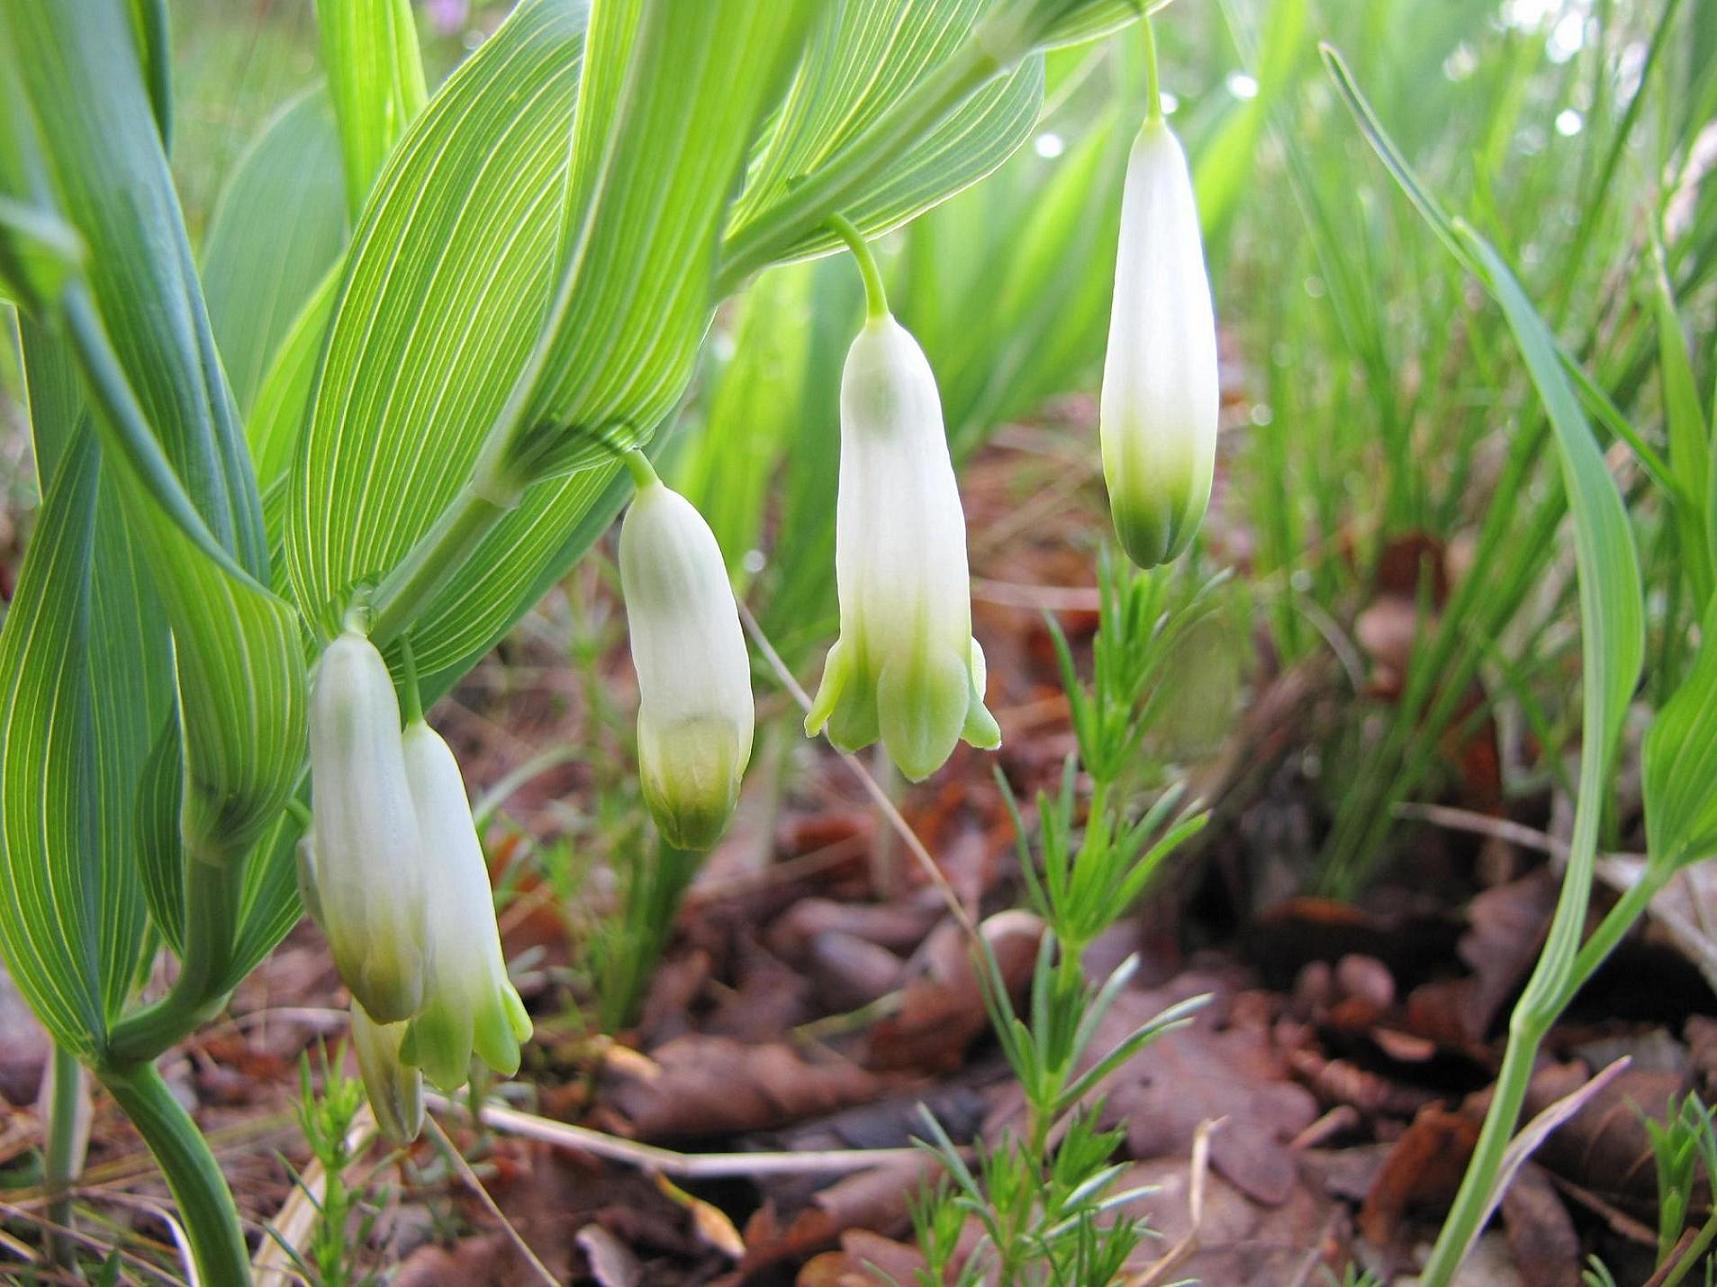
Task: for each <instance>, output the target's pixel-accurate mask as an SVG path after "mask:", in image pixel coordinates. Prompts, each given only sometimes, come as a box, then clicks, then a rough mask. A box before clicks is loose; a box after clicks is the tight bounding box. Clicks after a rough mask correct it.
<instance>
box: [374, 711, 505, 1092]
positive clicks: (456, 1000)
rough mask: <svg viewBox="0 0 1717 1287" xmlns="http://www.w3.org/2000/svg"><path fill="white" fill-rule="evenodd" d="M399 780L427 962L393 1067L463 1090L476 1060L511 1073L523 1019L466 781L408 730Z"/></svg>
mask: <svg viewBox="0 0 1717 1287" xmlns="http://www.w3.org/2000/svg"><path fill="white" fill-rule="evenodd" d="M405 775H406V781H407V782H409V783H410V785H411V797H412V801H413V804H414V805H415V807H416V812H417V833H418V837H419V839H420V840H421V842H422V845H423V849H422V863H423V875H424V899H425V902H426V904H427V907H426V920H427V923H428V929H429V940H430V942H431V944H433V948H434V950H433V952H432V953H431V956H430V964H429V984H428V987H427V988H426V989H425V992H424V1004H423V1011H422V1013H420V1014H419V1015H418V1016H417V1017H416V1018H415V1019H413V1020H412V1021H411V1022H410V1023H409V1024H408V1025H407V1030H406V1036H405V1041H404V1043H403V1044H402V1046H401V1048H400V1057H401V1058H402V1059H404V1060H405V1061H406V1062H407V1063H410V1064H416V1065H417V1066H418V1067H420V1068H421V1069H423V1073H424V1075H425V1076H426V1077H428V1078H429V1080H430V1081H432V1082H434V1083H435V1085H436V1086H438V1087H440V1088H441V1089H442V1090H445V1091H454V1090H457V1089H459V1087H461V1086H463V1085H464V1084H465V1079H466V1077H467V1076H468V1075H469V1073H470V1070H471V1052H472V1051H473V1050H475V1051H476V1052H477V1054H478V1055H479V1056H480V1057H481V1058H482V1060H483V1062H484V1063H486V1064H488V1065H489V1066H490V1067H491V1068H493V1069H495V1071H496V1072H500V1073H504V1074H506V1075H508V1076H511V1075H512V1074H513V1073H515V1072H517V1071H518V1070H519V1043H520V1042H521V1041H524V1040H526V1039H527V1038H528V1037H529V1036H530V1035H531V1020H530V1016H529V1015H527V1014H526V1013H525V1007H524V1003H523V1002H521V1001H520V1000H519V994H518V993H517V992H516V991H515V990H514V989H513V985H512V983H511V982H509V981H508V979H507V964H506V961H505V960H504V959H503V958H502V956H501V935H500V933H499V931H498V930H497V929H496V926H495V900H494V894H493V892H492V891H491V890H490V888H489V868H488V864H487V863H485V862H484V861H483V846H482V843H481V842H480V841H479V840H478V839H477V828H476V826H475V824H473V822H472V820H471V806H470V804H469V802H468V801H467V799H466V796H465V779H464V778H463V777H462V776H460V773H459V763H458V761H457V760H455V759H454V758H453V752H452V751H451V750H450V749H448V746H447V743H446V742H444V741H442V740H441V738H440V736H439V735H438V734H437V733H436V732H435V730H433V729H432V728H430V727H429V725H427V724H425V723H424V722H423V721H422V720H416V721H414V722H413V723H412V724H410V725H409V726H408V727H407V728H406V730H405Z"/></svg>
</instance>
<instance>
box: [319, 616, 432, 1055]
mask: <svg viewBox="0 0 1717 1287" xmlns="http://www.w3.org/2000/svg"><path fill="white" fill-rule="evenodd" d="M310 793H311V810H312V821H311V831H310V837H309V843H308V844H307V845H304V846H302V847H301V848H300V851H299V854H300V862H301V864H302V866H301V871H300V880H301V882H302V883H303V886H304V887H305V888H306V889H307V890H309V891H310V893H309V896H308V897H307V899H306V902H307V904H308V905H309V906H310V909H311V911H312V913H313V914H314V916H315V919H316V920H317V922H318V923H319V924H320V925H321V927H322V932H323V933H324V934H325V935H326V936H327V939H328V946H329V947H330V948H331V949H332V950H333V953H334V965H335V968H336V969H338V970H339V972H340V977H341V978H342V979H343V980H344V981H345V983H346V986H347V987H349V988H350V989H351V990H352V995H353V996H354V997H356V998H357V1000H358V1001H359V1003H360V1004H362V1005H363V1007H364V1009H365V1010H367V1011H368V1012H369V1014H370V1016H371V1018H373V1019H374V1020H375V1021H376V1022H378V1023H396V1022H398V1021H399V1020H401V1019H409V1018H410V1017H411V1016H412V1015H414V1014H416V1013H417V1011H418V1010H419V1009H420V1008H421V1007H422V1005H423V995H424V981H425V976H426V974H427V971H428V964H429V962H428V959H427V956H428V954H427V952H426V950H425V944H426V940H425V937H424V903H423V875H422V872H421V870H420V865H419V861H418V851H419V844H418V834H417V813H416V810H415V808H414V806H413V804H412V797H411V790H410V787H409V786H408V785H407V783H406V774H405V752H404V747H403V744H402V742H401V740H400V726H399V700H398V698H397V697H396V696H395V695H394V687H393V680H392V679H391V678H390V677H389V675H388V668H387V663H386V662H384V661H383V660H382V655H381V653H380V652H378V651H377V650H376V647H375V645H374V644H372V643H371V642H370V641H369V640H368V639H366V638H365V637H364V636H363V635H361V634H359V633H358V632H356V631H355V630H347V631H346V632H345V633H344V634H342V635H341V636H340V637H339V638H338V639H336V640H334V642H333V643H331V644H329V645H328V647H327V649H326V650H325V651H324V652H323V653H322V660H321V662H320V663H319V664H318V666H317V668H316V677H315V681H314V687H313V692H312V696H311V706H310Z"/></svg>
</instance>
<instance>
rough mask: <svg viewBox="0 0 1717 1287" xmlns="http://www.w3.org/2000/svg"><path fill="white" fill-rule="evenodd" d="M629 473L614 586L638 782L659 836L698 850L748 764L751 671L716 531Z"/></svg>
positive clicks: (728, 809) (651, 480)
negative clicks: (628, 673) (622, 602)
mask: <svg viewBox="0 0 1717 1287" xmlns="http://www.w3.org/2000/svg"><path fill="white" fill-rule="evenodd" d="M634 470H635V472H636V473H637V474H638V478H639V487H638V495H637V497H636V499H634V500H633V502H632V507H631V508H630V509H629V510H627V511H626V520H625V522H624V523H622V524H621V526H620V585H621V588H622V590H623V591H624V593H625V596H626V620H627V627H628V630H629V632H630V634H631V637H632V664H633V666H634V667H636V669H637V672H638V769H639V777H640V779H641V781H642V786H643V789H644V801H645V803H646V804H648V805H649V807H650V814H651V816H652V817H654V818H655V820H656V826H657V828H658V829H659V830H660V831H661V833H662V836H663V838H664V839H666V840H667V841H668V843H669V844H671V845H675V846H677V847H679V848H681V849H707V848H708V847H709V846H710V845H712V844H714V843H715V842H716V840H717V839H718V838H719V837H720V836H721V833H722V831H723V830H724V829H725V828H726V826H727V820H728V818H729V817H730V816H732V814H733V808H734V805H735V804H736V803H737V802H738V800H739V786H740V781H741V779H742V778H743V777H744V775H745V766H746V764H747V763H748V762H749V761H750V759H751V735H752V726H753V722H754V720H755V718H756V713H755V710H754V707H753V704H752V698H751V663H750V661H749V659H748V658H747V656H746V652H745V635H744V633H743V632H742V631H741V629H740V625H739V611H738V609H737V608H736V607H735V605H734V599H733V588H732V586H731V585H730V584H729V582H728V579H727V569H726V567H725V566H724V564H723V562H722V557H721V547H720V546H719V545H717V544H716V539H715V533H713V532H711V531H710V529H709V524H708V523H706V522H704V519H703V515H701V514H699V513H698V511H697V507H696V506H694V505H693V504H692V503H691V502H690V501H688V500H687V499H686V498H685V497H683V496H681V495H680V494H679V493H677V492H674V491H671V490H669V489H668V488H667V487H666V486H664V485H663V484H662V482H661V481H660V480H659V479H657V478H656V477H655V475H654V474H653V473H651V472H650V471H649V469H648V466H647V465H644V464H643V463H642V458H641V457H638V458H635V460H634Z"/></svg>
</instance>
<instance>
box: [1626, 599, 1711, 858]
mask: <svg viewBox="0 0 1717 1287" xmlns="http://www.w3.org/2000/svg"><path fill="white" fill-rule="evenodd" d="M1640 760H1641V762H1640V770H1641V775H1642V779H1643V780H1642V784H1641V785H1642V790H1643V794H1644V796H1645V830H1646V846H1647V851H1648V853H1649V856H1650V859H1651V861H1652V862H1653V863H1664V864H1668V865H1670V866H1678V865H1680V864H1681V863H1685V862H1693V861H1697V860H1698V859H1701V858H1709V857H1711V856H1712V854H1713V853H1717V791H1713V790H1712V789H1711V784H1712V783H1713V782H1717V613H1708V614H1707V616H1706V619H1705V622H1704V629H1703V638H1702V639H1701V640H1700V644H1699V651H1698V653H1697V654H1696V655H1695V657H1694V659H1693V665H1692V667H1691V668H1690V669H1689V670H1688V672H1687V675H1686V677H1685V678H1684V679H1683V680H1682V682H1681V686H1680V687H1679V688H1677V689H1676V690H1675V696H1673V697H1671V698H1670V699H1669V701H1668V702H1667V703H1665V704H1664V707H1663V709H1662V710H1661V711H1659V712H1658V714H1657V718H1656V719H1655V720H1654V721H1653V722H1652V726H1651V728H1650V729H1649V730H1648V731H1647V732H1646V735H1645V744H1644V746H1643V748H1642V749H1641V756H1640Z"/></svg>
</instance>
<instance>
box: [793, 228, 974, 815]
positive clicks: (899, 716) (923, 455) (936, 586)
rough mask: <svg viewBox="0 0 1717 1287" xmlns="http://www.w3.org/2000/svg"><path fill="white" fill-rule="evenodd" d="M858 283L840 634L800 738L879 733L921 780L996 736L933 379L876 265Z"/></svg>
mask: <svg viewBox="0 0 1717 1287" xmlns="http://www.w3.org/2000/svg"><path fill="white" fill-rule="evenodd" d="M862 247H863V243H862V242H856V243H855V250H859V249H862ZM867 259H868V256H864V257H861V266H864V265H865V264H866V261H867ZM866 282H867V287H871V288H872V289H871V292H870V293H871V304H872V307H871V315H870V317H869V318H868V319H867V320H866V322H865V325H864V329H863V330H862V331H860V332H859V336H858V338H857V339H856V340H854V341H853V346H852V349H851V351H850V352H849V353H848V354H847V362H846V368H845V370H844V371H843V373H842V376H841V465H840V493H839V498H838V500H837V503H836V511H835V582H836V589H837V591H838V597H839V600H840V613H841V633H840V638H839V640H838V641H837V642H836V644H835V646H834V648H832V649H831V650H830V652H829V658H828V661H827V663H826V664H825V666H824V667H823V680H822V685H821V687H820V688H819V689H818V690H817V698H816V701H815V702H814V703H813V704H812V707H811V713H810V714H809V715H808V716H807V717H806V719H805V731H806V733H808V734H811V735H815V734H816V733H817V732H819V731H820V730H822V729H824V728H827V730H828V735H829V740H830V741H831V742H833V743H834V744H835V745H836V746H837V747H839V748H841V749H842V750H845V751H856V750H858V749H860V748H861V747H865V746H868V745H870V744H871V743H872V742H875V741H877V740H878V739H879V738H880V739H881V741H882V744H883V746H884V747H886V748H887V750H888V754H889V758H891V759H892V760H893V761H894V763H895V764H896V765H897V766H899V768H900V771H901V772H902V773H904V774H905V775H906V776H907V777H908V778H910V779H911V780H913V781H914V782H917V781H921V780H923V779H924V778H926V777H928V776H929V775H930V774H932V773H934V772H935V771H936V770H937V769H938V768H940V767H941V766H942V764H943V763H944V762H945V761H946V760H947V759H948V757H949V756H950V755H951V754H953V751H954V746H955V744H956V743H957V742H959V741H960V740H961V739H962V738H964V739H965V740H966V741H968V742H970V743H971V744H972V745H974V746H981V747H994V746H998V745H1000V743H1001V729H1000V728H999V727H998V726H997V724H996V721H995V719H994V718H993V717H992V716H991V715H990V713H989V711H988V710H986V709H985V708H984V654H983V651H982V649H980V648H979V647H978V641H977V640H976V639H974V638H973V637H972V604H971V577H970V574H969V572H968V570H967V564H966V520H965V515H964V513H963V512H962V510H961V508H960V492H959V488H958V486H957V485H956V484H955V481H954V467H953V463H952V462H951V461H950V459H949V456H948V440H947V436H946V434H945V433H944V431H943V427H942V401H941V397H940V395H939V394H938V393H937V390H936V377H935V375H934V374H933V373H932V372H931V370H930V363H929V362H928V361H927V360H926V359H925V356H924V350H923V349H921V348H920V347H919V346H918V342H917V341H916V340H914V339H913V338H912V336H911V335H910V334H908V333H907V331H906V330H905V328H904V327H902V326H901V325H900V324H899V323H898V322H896V321H895V320H894V318H893V317H892V316H890V315H889V313H888V311H887V309H886V307H885V306H883V305H881V302H880V291H879V290H877V289H875V287H874V283H875V274H874V266H870V267H868V268H867V271H866Z"/></svg>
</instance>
